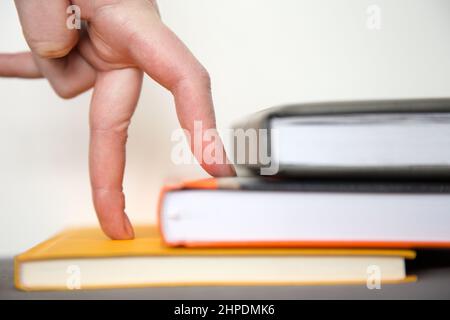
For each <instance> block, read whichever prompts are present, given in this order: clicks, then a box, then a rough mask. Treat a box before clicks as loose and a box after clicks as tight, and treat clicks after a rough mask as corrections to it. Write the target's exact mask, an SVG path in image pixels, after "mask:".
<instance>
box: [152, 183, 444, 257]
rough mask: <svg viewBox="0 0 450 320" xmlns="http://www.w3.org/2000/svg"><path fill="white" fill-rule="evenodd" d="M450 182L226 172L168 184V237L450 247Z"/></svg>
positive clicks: (216, 243) (221, 243)
mask: <svg viewBox="0 0 450 320" xmlns="http://www.w3.org/2000/svg"><path fill="white" fill-rule="evenodd" d="M449 209H450V184H449V183H448V182H438V181H436V182H412V181H403V182H402V181H397V182H373V181H369V182H367V181H338V180H331V181H330V180H329V181H324V180H322V181H321V180H306V179H303V180H289V179H287V180H286V179H284V180H281V179H277V178H261V177H260V178H219V179H214V178H211V179H205V180H198V181H191V182H186V183H182V184H179V185H172V186H166V187H164V188H163V189H162V191H161V195H160V200H159V206H158V212H159V213H158V217H159V218H158V220H159V221H158V223H159V228H160V231H161V234H162V237H163V239H164V241H165V243H166V244H167V245H169V246H187V247H303V248H307V247H315V248H450V211H449Z"/></svg>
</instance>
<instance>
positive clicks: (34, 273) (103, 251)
mask: <svg viewBox="0 0 450 320" xmlns="http://www.w3.org/2000/svg"><path fill="white" fill-rule="evenodd" d="M135 231H136V239H134V240H123V241H117V240H116V241H112V240H109V239H108V238H107V237H106V236H104V235H103V233H102V232H101V230H99V229H97V228H83V229H71V230H67V231H64V232H62V233H60V234H58V235H56V236H55V237H53V238H51V239H49V240H47V241H45V242H43V243H41V244H39V245H37V246H36V247H34V248H32V249H30V250H28V251H27V252H25V253H23V254H21V255H19V256H17V257H16V259H15V284H16V287H17V288H19V289H22V290H71V289H100V288H130V287H146V286H190V285H196V286H204V285H302V284H365V283H367V281H380V282H381V283H399V282H405V281H411V280H414V278H413V277H408V276H407V275H406V268H405V259H413V258H414V257H415V253H414V251H409V250H374V249H370V250H363V249H299V248H280V249H278V248H270V249H265V248H248V249H246V248H236V249H233V248H226V249H218V248H213V249H207V248H169V247H166V246H164V244H163V242H162V239H161V238H160V236H159V232H158V230H157V229H156V228H155V227H151V226H147V227H138V228H136V230H135ZM377 277H378V278H377Z"/></svg>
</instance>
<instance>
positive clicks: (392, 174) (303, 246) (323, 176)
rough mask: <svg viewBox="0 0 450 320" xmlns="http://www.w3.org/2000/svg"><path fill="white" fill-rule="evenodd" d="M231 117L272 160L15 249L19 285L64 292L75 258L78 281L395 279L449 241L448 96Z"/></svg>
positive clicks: (96, 284) (92, 284)
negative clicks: (112, 220) (128, 217)
mask: <svg viewBox="0 0 450 320" xmlns="http://www.w3.org/2000/svg"><path fill="white" fill-rule="evenodd" d="M236 128H237V129H243V130H241V131H244V132H248V130H256V131H257V132H258V135H257V136H258V137H259V141H266V142H267V143H268V145H267V146H264V147H265V148H267V150H269V151H270V154H269V156H270V157H269V158H270V162H264V163H263V162H262V161H260V160H261V159H260V157H257V161H254V162H250V161H247V160H248V159H246V161H244V162H243V163H238V165H239V166H240V167H242V168H243V169H245V170H246V172H247V173H250V176H249V177H245V178H243V177H240V178H220V179H206V180H201V181H193V182H187V183H183V184H180V185H175V186H168V187H165V188H164V189H163V191H162V193H161V198H160V203H159V208H158V212H159V213H158V214H159V221H158V224H159V228H158V229H156V228H139V229H138V230H137V238H136V239H135V240H132V241H109V240H107V239H106V238H105V237H104V236H103V235H102V234H101V232H100V231H99V230H87V229H85V230H71V231H67V232H64V233H62V234H60V235H59V236H56V237H55V238H53V239H50V240H48V241H47V242H44V243H43V244H41V245H39V246H37V247H35V248H33V249H31V250H29V251H28V252H26V253H24V254H22V255H20V256H18V257H17V258H16V284H17V287H19V288H22V289H26V290H33V289H67V287H68V281H69V280H68V279H72V280H71V281H72V282H70V281H69V282H70V283H71V284H72V285H73V277H72V276H73V274H72V273H71V272H70V270H74V268H75V270H78V271H79V272H78V273H77V274H78V275H79V279H78V280H79V283H78V284H79V287H81V288H101V287H131V286H151V285H156V286H161V285H172V286H174V285H299V284H351V283H353V284H356V283H360V284H366V283H368V282H369V281H373V280H376V281H380V282H381V283H399V282H405V281H408V280H413V279H414V277H412V276H408V274H407V269H406V263H405V259H413V258H414V257H415V252H414V251H413V250H414V249H416V248H447V247H450V183H449V182H448V179H449V178H450V100H445V99H432V100H400V101H398V100H397V101H365V102H340V103H320V104H318V103H316V104H304V105H291V106H285V107H278V108H271V109H267V110H265V111H262V112H260V113H257V114H255V115H253V116H251V117H250V118H248V119H247V120H246V121H243V122H242V123H241V124H239V125H237V126H236ZM260 132H262V133H264V134H265V135H266V136H263V135H260V134H259V133H260ZM250 147H251V148H252V149H253V150H254V149H255V148H253V147H254V146H253V147H252V146H247V148H250ZM258 147H259V148H260V147H261V146H259V145H258ZM245 152H246V153H247V154H248V150H245ZM264 168H271V169H273V168H276V170H275V171H273V170H272V172H271V174H272V173H273V175H270V176H267V175H262V172H264V170H263V169H264ZM71 267H72V269H70V268H71ZM77 268H78V269H77ZM69 276H70V277H69Z"/></svg>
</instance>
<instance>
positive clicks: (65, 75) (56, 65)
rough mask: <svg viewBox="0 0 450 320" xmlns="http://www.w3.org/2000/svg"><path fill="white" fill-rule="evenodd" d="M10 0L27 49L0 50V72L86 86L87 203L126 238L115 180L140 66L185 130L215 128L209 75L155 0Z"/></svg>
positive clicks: (224, 170) (111, 231)
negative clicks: (74, 17) (72, 16)
mask: <svg viewBox="0 0 450 320" xmlns="http://www.w3.org/2000/svg"><path fill="white" fill-rule="evenodd" d="M15 2H16V7H17V10H18V13H19V18H20V22H21V25H22V28H23V32H24V35H25V38H26V40H27V43H28V45H29V46H30V48H31V53H18V54H0V76H4V77H5V76H6V77H22V78H39V77H45V78H47V79H48V81H49V82H50V84H51V85H52V87H53V88H54V90H55V91H56V93H58V94H59V95H60V96H61V97H63V98H71V97H74V96H76V95H78V94H79V93H82V92H84V91H86V90H88V89H90V88H92V87H94V91H93V95H92V101H91V110H90V130H91V134H90V152H89V167H90V176H91V185H92V195H93V202H94V207H95V210H96V212H97V215H98V218H99V221H100V224H101V226H102V229H103V231H104V232H105V233H106V234H107V235H108V236H109V237H111V238H112V239H131V238H133V237H134V233H133V228H132V226H131V224H130V221H129V219H128V217H127V215H126V213H125V197H124V194H123V191H122V182H123V174H124V167H125V144H126V140H127V131H128V126H129V124H130V120H131V117H132V115H133V113H134V110H135V108H136V104H137V102H138V98H139V94H140V91H141V84H142V77H143V72H145V73H146V74H148V75H149V76H150V77H151V78H153V79H154V80H155V81H157V82H158V83H159V84H161V85H162V86H163V87H165V88H167V89H168V90H170V92H171V93H172V94H173V96H174V99H175V105H176V110H177V116H178V119H179V121H180V124H181V126H182V128H184V129H186V130H188V131H189V132H190V134H191V135H192V136H193V135H194V121H201V122H202V128H203V130H207V129H213V130H215V127H216V123H215V116H214V108H213V102H212V97H211V89H210V78H209V75H208V73H207V71H206V70H205V69H204V68H203V66H202V65H201V64H200V63H199V62H198V61H197V60H196V58H195V57H194V56H193V55H192V54H191V52H190V51H189V50H188V48H186V46H185V45H184V44H183V43H182V42H181V41H180V40H179V39H178V38H177V37H176V35H175V34H174V33H173V32H171V31H170V30H169V29H168V28H167V27H166V26H165V25H164V24H163V23H162V22H161V19H160V16H159V12H158V8H157V5H156V2H155V1H151V0H95V1H93V0H72V1H71V2H70V1H69V0H52V1H48V0H15ZM70 4H75V5H78V6H79V7H80V8H81V15H82V19H83V20H85V21H87V28H86V31H78V30H70V29H68V28H67V27H66V19H67V17H68V16H67V14H66V9H67V7H68V6H69V5H70ZM208 143H209V142H207V141H203V145H204V146H205V145H207V144H208ZM216 143H218V144H220V146H219V147H220V148H221V150H223V145H222V143H221V142H220V141H216ZM191 148H192V149H193V145H191ZM193 151H194V150H193ZM223 152H224V151H223ZM224 154H225V153H224ZM195 156H196V157H197V159H199V156H200V155H197V154H195ZM199 162H200V163H201V165H202V167H203V168H204V169H205V170H206V171H207V172H208V173H210V174H211V175H213V176H232V175H235V171H234V169H233V166H232V165H230V164H228V163H226V162H225V163H223V164H218V163H214V164H207V163H204V162H203V161H201V159H200V160H199Z"/></svg>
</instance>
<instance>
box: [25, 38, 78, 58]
mask: <svg viewBox="0 0 450 320" xmlns="http://www.w3.org/2000/svg"><path fill="white" fill-rule="evenodd" d="M75 45H76V39H72V38H67V39H65V40H63V41H58V42H54V41H30V48H31V50H32V51H33V52H34V53H35V54H36V55H37V56H39V57H41V58H44V59H55V58H62V57H65V56H67V55H68V54H69V52H70V51H71V50H72V49H73V47H74V46H75Z"/></svg>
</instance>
